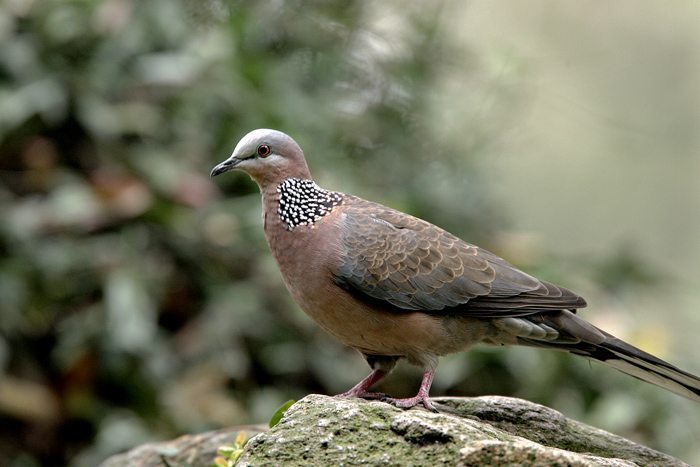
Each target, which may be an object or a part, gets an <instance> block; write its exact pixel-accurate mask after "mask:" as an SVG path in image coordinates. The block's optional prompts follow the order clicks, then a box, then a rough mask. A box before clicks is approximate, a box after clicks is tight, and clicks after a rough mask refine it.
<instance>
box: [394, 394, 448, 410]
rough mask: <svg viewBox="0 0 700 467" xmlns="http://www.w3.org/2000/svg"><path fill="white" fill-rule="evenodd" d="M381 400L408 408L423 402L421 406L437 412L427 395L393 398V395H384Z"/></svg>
mask: <svg viewBox="0 0 700 467" xmlns="http://www.w3.org/2000/svg"><path fill="white" fill-rule="evenodd" d="M382 401H383V402H387V403H389V404H391V405H393V406H396V407H399V408H401V409H410V408H411V407H415V406H417V405H418V404H423V407H425V408H426V409H428V410H430V411H431V412H437V411H438V410H437V409H436V408H435V406H434V405H433V403H432V402H431V401H430V398H429V397H428V396H427V395H423V394H418V395H416V396H414V397H408V398H406V399H394V398H393V397H385V398H383V399H382Z"/></svg>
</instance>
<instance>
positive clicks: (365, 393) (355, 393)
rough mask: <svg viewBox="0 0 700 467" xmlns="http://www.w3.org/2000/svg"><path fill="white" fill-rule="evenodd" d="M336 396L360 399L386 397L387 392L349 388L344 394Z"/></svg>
mask: <svg viewBox="0 0 700 467" xmlns="http://www.w3.org/2000/svg"><path fill="white" fill-rule="evenodd" d="M336 397H344V398H351V397H359V398H360V399H382V400H383V399H386V397H387V396H386V394H384V393H383V392H369V391H355V390H352V389H351V390H349V391H345V392H344V393H342V394H338V395H337V396H336Z"/></svg>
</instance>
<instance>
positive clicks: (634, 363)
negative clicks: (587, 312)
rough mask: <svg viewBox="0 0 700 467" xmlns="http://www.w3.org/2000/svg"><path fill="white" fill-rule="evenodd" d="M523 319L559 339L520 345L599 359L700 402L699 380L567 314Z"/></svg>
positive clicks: (525, 341)
mask: <svg viewBox="0 0 700 467" xmlns="http://www.w3.org/2000/svg"><path fill="white" fill-rule="evenodd" d="M521 319H522V318H521ZM526 319H527V320H528V321H530V322H531V323H533V324H536V325H538V326H540V327H541V326H543V325H544V326H546V327H549V328H550V329H553V330H555V331H557V334H558V336H556V337H554V338H550V339H533V338H530V337H519V338H518V341H519V342H520V343H521V344H523V345H529V346H535V347H547V348H556V349H558V350H565V351H568V352H571V353H573V354H576V355H582V356H584V357H588V358H592V359H594V360H599V361H601V362H603V363H605V364H607V365H610V366H611V367H613V368H615V369H617V370H620V371H622V372H623V373H627V374H628V375H631V376H634V377H635V378H639V379H641V380H643V381H646V382H648V383H651V384H655V385H657V386H660V387H662V388H664V389H666V390H668V391H671V392H674V393H676V394H678V395H681V396H683V397H687V398H688V399H691V400H694V401H698V402H700V378H698V377H697V376H695V375H692V374H690V373H688V372H686V371H683V370H681V369H680V368H677V367H675V366H673V365H671V364H670V363H668V362H665V361H663V360H661V359H660V358H657V357H655V356H653V355H651V354H648V353H646V352H644V351H643V350H640V349H638V348H636V347H634V346H633V345H630V344H628V343H626V342H624V341H622V340H620V339H618V338H617V337H615V336H613V335H611V334H608V333H607V332H605V331H603V330H601V329H598V328H597V327H595V326H593V325H592V324H590V323H588V322H587V321H584V320H583V319H581V318H579V317H578V316H576V315H575V314H573V313H571V312H570V311H567V310H563V311H561V312H560V313H554V314H549V313H546V314H545V313H542V314H538V315H531V316H528V317H527V318H526ZM552 337H553V336H552Z"/></svg>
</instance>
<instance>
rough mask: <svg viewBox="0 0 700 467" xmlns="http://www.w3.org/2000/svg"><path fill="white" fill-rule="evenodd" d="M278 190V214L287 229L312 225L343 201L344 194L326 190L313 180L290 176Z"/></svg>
mask: <svg viewBox="0 0 700 467" xmlns="http://www.w3.org/2000/svg"><path fill="white" fill-rule="evenodd" d="M277 192H278V193H279V194H280V199H279V204H278V205H277V214H279V216H280V219H282V222H284V223H285V224H286V225H287V230H294V228H295V227H298V226H300V225H311V224H313V223H314V222H316V221H318V220H319V219H320V218H322V217H323V216H325V215H326V214H329V213H330V212H331V211H332V210H333V208H334V207H335V206H338V205H340V204H342V203H343V195H341V194H340V193H336V192H335V191H327V190H324V189H323V188H321V187H319V186H318V185H316V184H315V183H314V182H313V180H306V179H300V178H288V179H287V180H285V181H283V182H282V183H280V184H279V186H278V187H277Z"/></svg>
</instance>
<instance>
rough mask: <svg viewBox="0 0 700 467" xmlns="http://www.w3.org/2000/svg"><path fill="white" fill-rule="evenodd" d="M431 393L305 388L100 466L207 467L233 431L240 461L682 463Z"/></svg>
mask: <svg viewBox="0 0 700 467" xmlns="http://www.w3.org/2000/svg"><path fill="white" fill-rule="evenodd" d="M433 401H434V402H436V403H437V405H436V406H437V407H438V409H439V410H440V413H433V412H428V411H426V410H422V409H411V410H401V409H397V408H396V407H393V406H391V405H389V404H385V403H383V402H378V401H365V400H359V399H341V398H334V397H326V396H319V395H310V396H307V397H305V398H304V399H302V400H301V401H299V402H297V403H296V404H294V405H293V406H292V407H291V408H290V409H289V410H288V411H287V412H286V413H285V415H284V417H283V418H282V420H281V421H280V423H279V424H278V425H277V426H275V427H274V428H273V429H272V430H270V431H265V432H262V433H259V434H256V432H257V431H259V430H260V428H258V427H256V428H255V429H251V427H241V428H238V429H235V428H233V429H227V430H221V431H217V432H210V433H205V434H200V435H196V438H194V437H191V436H190V437H183V438H178V440H175V441H171V442H168V443H154V444H149V445H144V446H142V447H139V448H136V449H134V450H132V451H130V452H128V453H125V454H120V455H118V456H113V457H111V458H110V459H108V460H107V461H105V463H104V464H103V467H120V466H126V465H140V466H144V467H148V466H164V465H172V466H175V465H177V466H190V465H207V466H209V465H211V464H212V461H213V458H214V453H215V450H216V447H218V446H220V445H222V444H226V443H228V444H231V443H232V442H233V438H235V435H236V432H237V431H246V432H247V433H248V434H249V435H250V436H252V438H251V439H250V440H249V441H248V443H247V444H246V446H245V449H244V451H243V454H242V455H241V457H240V458H239V460H238V463H237V464H236V465H238V466H261V465H275V466H277V465H284V466H327V465H339V466H343V465H345V466H351V465H363V466H364V465H382V466H385V465H386V466H394V465H395V466H423V465H428V466H440V465H456V466H465V467H467V466H483V465H506V466H508V465H513V466H515V465H518V466H521V465H526V466H552V465H556V466H635V465H639V466H642V465H643V466H648V465H655V466H682V465H687V464H684V463H683V462H681V461H680V460H678V459H675V458H673V457H671V456H668V455H666V454H663V453H660V452H658V451H654V450H653V449H650V448H647V447H645V446H641V445H639V444H636V443H633V442H632V441H629V440H627V439H624V438H621V437H619V436H616V435H613V434H611V433H608V432H605V431H603V430H600V429H597V428H594V427H591V426H588V425H585V424H583V423H581V422H577V421H575V420H571V419H568V418H566V417H565V416H564V415H562V414H561V413H559V412H557V411H555V410H553V409H550V408H547V407H544V406H541V405H538V404H534V403H531V402H527V401H524V400H521V399H514V398H508V397H497V396H485V397H477V398H434V399H433ZM180 440H182V442H179V441H180ZM171 454H172V455H171ZM164 460H165V462H167V464H166V463H165V462H164Z"/></svg>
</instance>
